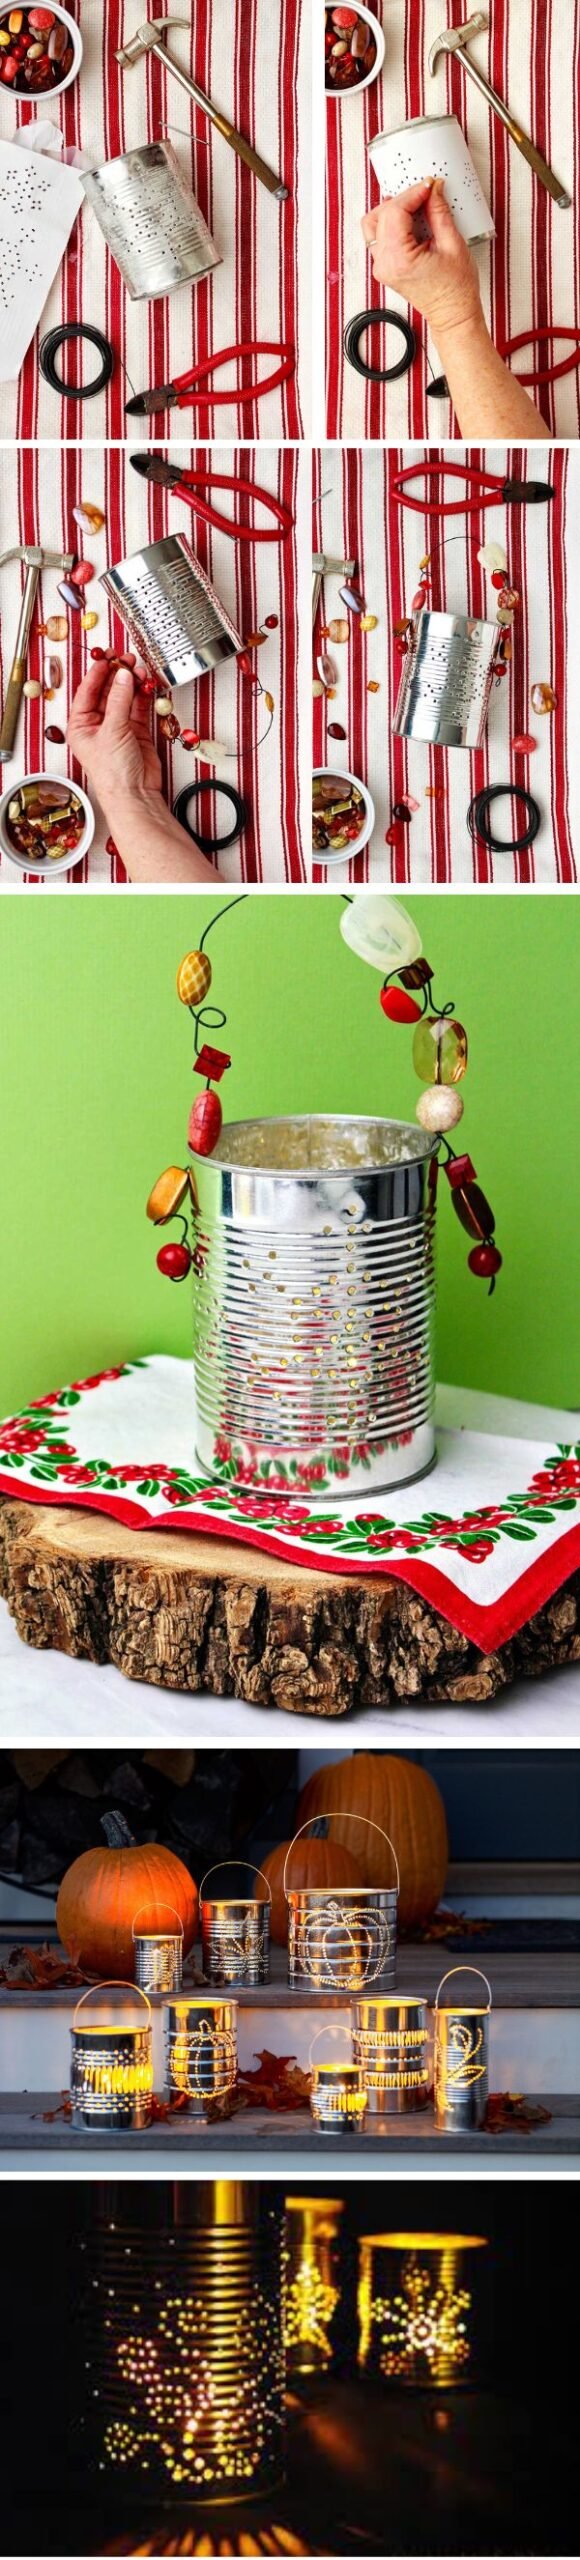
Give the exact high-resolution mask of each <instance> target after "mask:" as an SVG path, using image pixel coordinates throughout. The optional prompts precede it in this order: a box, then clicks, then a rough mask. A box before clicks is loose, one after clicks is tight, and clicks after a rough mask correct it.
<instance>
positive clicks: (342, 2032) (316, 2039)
mask: <svg viewBox="0 0 580 2560" xmlns="http://www.w3.org/2000/svg"><path fill="white" fill-rule="evenodd" d="M347 2034H348V2028H347V2027H317V2029H316V2035H315V2036H311V2038H310V2044H309V2047H308V2064H309V2069H310V2070H311V2071H313V2070H314V2069H315V2065H314V2063H313V2060H312V2056H313V2053H314V2047H315V2045H317V2044H319V2043H320V2038H321V2036H346V2035H347ZM343 2061H344V2062H345V2063H346V2064H347V2067H348V2068H350V2067H351V2065H352V2044H351V2045H350V2050H349V2052H348V2054H345V2055H344V2056H343Z"/></svg>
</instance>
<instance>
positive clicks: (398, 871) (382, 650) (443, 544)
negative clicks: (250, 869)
mask: <svg viewBox="0 0 580 2560" xmlns="http://www.w3.org/2000/svg"><path fill="white" fill-rule="evenodd" d="M429 458H430V459H431V461H433V460H434V459H435V458H437V459H439V460H443V459H444V455H443V454H438V456H437V457H435V456H434V454H433V449H432V447H431V448H430V454H429ZM449 458H450V459H451V458H452V459H453V461H454V462H455V463H457V462H462V461H466V460H467V461H469V462H471V463H474V464H475V465H476V466H477V467H478V468H479V469H484V470H485V469H489V470H491V471H494V472H497V473H498V475H500V476H501V477H505V476H507V475H508V474H509V475H510V476H512V477H513V478H516V479H524V478H528V479H542V480H543V479H546V481H549V482H550V483H551V485H552V487H553V488H554V490H555V497H554V499H553V500H552V501H551V502H550V503H549V504H548V505H546V506H544V505H540V506H534V505H528V506H503V505H502V504H498V505H497V506H496V505H492V506H490V507H486V508H485V512H482V513H481V514H480V513H478V514H477V515H474V516H470V517H468V518H464V517H461V516H459V517H457V516H451V517H446V518H444V519H441V518H437V519H435V518H433V517H431V518H430V517H428V516H427V515H424V514H423V513H421V514H420V515H415V514H414V513H411V512H410V511H409V509H408V508H406V507H401V506H400V505H399V504H398V503H397V500H396V498H395V496H394V492H393V482H394V478H395V474H396V473H397V471H399V470H401V469H402V468H404V467H405V466H406V465H410V464H411V463H413V462H416V463H424V462H425V460H426V459H427V448H426V447H425V446H419V445H410V446H409V445H407V446H406V447H405V449H404V451H402V452H397V451H391V452H386V453H385V452H384V451H381V452H373V451H372V450H370V449H369V448H367V449H366V450H365V449H364V448H362V449H361V448H360V447H357V448H355V449H350V450H347V451H345V452H342V453H341V452H339V451H338V450H337V448H336V447H329V448H328V449H327V450H326V451H324V452H323V453H322V454H318V455H315V457H314V477H315V487H316V490H317V491H319V492H325V493H326V494H324V495H323V496H322V497H321V498H320V499H319V503H318V505H317V506H316V507H315V510H314V518H313V521H314V540H315V545H316V547H317V548H318V547H320V549H321V550H324V551H326V552H327V553H328V554H329V556H331V557H332V556H334V557H335V558H338V557H339V556H340V557H344V558H345V559H346V558H350V559H356V560H357V562H358V572H359V584H360V586H361V587H362V589H363V593H364V597H365V603H366V606H367V610H368V612H369V613H376V614H377V616H378V627H377V629H376V631H373V632H368V633H366V634H365V633H362V632H361V631H360V630H359V627H358V623H357V621H356V618H355V617H353V616H351V617H349V628H350V637H349V642H348V646H346V645H343V646H339V647H337V648H336V649H332V643H330V644H329V645H330V648H331V654H332V656H333V657H334V660H335V663H336V666H337V669H338V692H337V695H336V699H335V700H334V701H333V703H332V705H331V706H330V709H329V710H328V709H327V706H326V705H325V703H324V700H322V701H319V700H317V701H315V703H314V762H315V765H320V764H325V763H328V764H329V766H330V767H331V769H332V768H334V769H336V768H340V767H342V768H343V769H344V767H345V765H347V766H348V769H349V771H350V772H351V773H356V774H358V775H359V776H360V779H361V781H362V782H366V783H367V785H368V788H369V790H370V792H371V793H372V797H373V800H374V803H375V809H376V827H375V831H374V834H373V839H372V844H371V845H369V847H368V848H367V851H366V852H365V853H364V854H362V855H361V856H360V858H359V860H358V862H357V863H356V865H353V864H351V865H350V878H351V879H352V880H353V881H354V882H355V883H356V885H357V886H358V887H362V886H363V885H364V882H365V881H370V882H371V883H372V884H373V885H375V884H378V883H379V881H383V882H384V881H390V882H392V883H397V885H401V886H402V885H403V884H405V883H406V884H407V885H410V884H412V886H413V888H421V887H424V886H425V885H428V884H430V883H434V884H437V883H439V882H442V883H445V882H448V881H452V882H453V883H454V884H455V885H457V886H460V887H464V886H465V885H466V884H467V885H471V884H473V883H477V884H479V883H486V882H487V883H489V882H493V883H494V885H495V884H497V885H498V886H499V885H501V886H502V887H504V888H513V887H514V885H515V884H518V885H519V884H522V883H523V884H525V885H529V884H530V883H537V884H538V885H541V886H548V887H551V888H553V887H554V886H555V885H556V884H558V885H559V884H562V883H563V884H569V883H570V882H573V881H574V880H576V878H577V876H578V872H579V870H580V731H579V723H578V684H577V669H578V665H579V663H580V580H579V578H578V543H577V527H578V522H579V519H580V453H578V452H577V451H576V449H575V448H574V447H573V448H572V449H571V450H568V451H561V450H560V449H559V448H558V449H556V448H551V447H549V446H546V445H539V444H533V445H531V446H530V445H528V446H527V447H526V448H525V450H511V451H510V452H509V453H508V452H507V451H506V449H505V448H502V447H501V446H500V445H493V446H490V447H488V449H487V452H485V451H481V450H479V449H474V448H473V447H470V448H469V450H468V449H467V447H465V446H462V445H459V446H458V445H454V446H453V448H452V452H451V451H449ZM419 490H420V483H419ZM447 490H448V494H449V495H452V496H454V497H457V496H458V495H459V496H461V488H460V487H459V488H458V489H454V488H453V489H452V488H451V484H450V483H448V484H447ZM493 541H496V542H500V543H502V544H503V545H504V547H505V549H506V550H507V554H508V562H509V570H508V578H509V584H510V586H512V587H515V588H516V590H517V592H518V594H519V595H520V597H521V606H520V609H519V611H518V612H517V613H516V614H515V616H514V623H513V657H512V661H511V665H510V667H509V670H508V674H507V676H504V677H503V678H502V680H501V682H500V683H496V684H495V685H494V688H493V691H492V696H491V703H490V709H489V715H488V724H487V736H486V742H485V745H484V746H483V747H482V748H481V749H479V750H478V751H477V753H467V752H466V751H465V750H463V749H461V748H452V749H448V748H443V747H434V748H429V747H428V746H424V745H422V744H421V743H420V741H419V740H417V739H414V740H405V739H402V738H394V737H393V735H392V721H393V713H394V709H395V703H396V699H397V693H398V688H399V682H400V676H401V663H402V662H401V659H400V657H399V656H398V655H397V653H396V651H395V648H394V645H393V638H392V632H393V625H394V624H395V623H396V622H398V621H400V620H402V619H403V618H404V616H405V614H408V612H409V608H410V605H411V604H412V600H413V596H414V594H415V591H416V588H417V585H418V583H419V562H420V560H421V559H422V558H423V556H424V555H425V554H426V553H427V552H430V554H431V572H430V575H431V586H430V590H429V597H430V602H431V604H432V605H433V608H434V610H435V611H449V612H452V613H465V612H466V611H467V612H469V613H474V614H476V615H478V616H480V617H481V618H482V619H484V620H490V621H495V602H496V598H495V592H494V589H493V588H492V587H491V584H490V580H489V577H488V576H487V575H486V572H485V570H484V569H483V568H482V567H481V566H480V564H479V562H478V558H477V554H478V551H479V549H480V548H481V546H482V545H483V544H484V543H486V542H493ZM341 610H342V608H341V606H340V604H339V602H338V582H337V581H336V580H327V582H326V587H325V589H323V595H322V599H321V606H320V611H319V622H320V621H322V622H323V623H324V622H326V623H327V622H329V621H331V619H332V618H333V616H334V615H335V614H336V613H340V612H341ZM316 654H317V651H316V632H315V655H316ZM369 682H371V683H374V682H378V684H379V688H380V690H379V692H378V693H369V691H368V685H369ZM538 683H550V684H551V685H552V686H553V688H554V691H555V693H556V695H557V708H556V710H555V712H554V713H553V714H551V715H549V716H548V717H546V716H543V717H538V716H537V715H536V714H535V713H534V712H533V711H532V710H531V706H530V691H531V687H532V685H534V684H538ZM328 720H331V721H333V722H334V721H338V722H339V723H340V725H341V726H343V727H344V728H345V729H346V731H347V740H346V744H342V745H341V744H340V743H339V742H338V741H337V740H336V739H332V738H331V739H328V728H327V724H328ZM522 731H529V732H530V733H531V734H532V735H534V736H535V737H536V739H537V749H536V753H535V754H534V755H533V756H531V757H530V758H529V759H526V761H525V762H524V759H523V758H522V757H521V756H517V757H516V756H514V754H513V749H512V746H511V740H512V738H514V737H517V736H518V735H519V734H520V733H521V732H522ZM510 779H511V780H512V781H514V782H518V783H520V784H523V785H524V787H525V788H527V789H529V790H530V791H531V792H532V793H533V796H534V798H535V799H536V800H537V802H538V805H539V808H540V811H541V826H540V831H539V834H538V835H537V837H536V840H535V843H534V844H533V845H532V846H531V847H530V848H529V850H528V851H527V852H524V853H519V854H510V853H501V854H499V853H495V854H492V853H488V852H486V850H485V847H484V846H483V845H482V844H479V843H478V842H475V843H473V844H472V841H471V837H470V835H469V833H468V828H467V810H468V807H469V803H470V801H471V799H472V797H473V795H474V793H475V792H477V791H482V790H484V789H485V787H486V785H487V784H493V783H498V784H499V783H502V782H504V783H505V782H506V781H509V780H510ZM433 790H435V791H436V792H437V794H438V796H437V797H436V798H435V799H432V798H426V796H425V794H426V792H432V791H433ZM406 791H410V792H411V793H412V794H413V796H414V798H415V799H416V800H418V802H419V807H418V809H417V811H416V812H415V814H414V816H413V817H412V818H411V823H410V826H408V827H406V828H405V829H404V830H403V832H402V835H401V838H400V842H399V844H398V845H397V846H396V847H395V846H391V845H388V844H386V843H385V830H386V829H387V828H388V827H389V826H390V823H391V819H392V811H393V808H394V806H395V804H396V803H397V802H398V801H400V800H401V798H402V797H403V796H404V794H405V792H406ZM494 816H496V829H493V830H492V831H493V832H496V831H497V834H498V836H499V835H502V834H503V835H504V836H508V837H509V835H510V834H516V833H518V832H519V831H520V829H519V827H518V823H517V822H518V820H520V821H521V819H522V811H521V809H520V810H518V808H517V804H516V806H515V808H514V804H513V803H512V804H511V806H510V803H509V801H504V802H499V803H498V809H497V815H496V813H495V812H494V811H492V821H493V818H494ZM514 816H515V819H516V824H515V825H513V826H512V823H511V821H512V818H513V817H514ZM347 876H348V875H347V870H346V866H345V868H344V870H343V869H342V868H341V869H340V870H339V869H336V870H335V869H334V868H333V870H332V872H330V871H329V872H322V871H316V872H315V878H316V879H321V880H327V881H328V882H331V883H332V884H333V885H335V886H337V885H339V884H340V883H341V882H343V883H344V882H346V879H347Z"/></svg>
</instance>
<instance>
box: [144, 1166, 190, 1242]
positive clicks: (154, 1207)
mask: <svg viewBox="0 0 580 2560" xmlns="http://www.w3.org/2000/svg"><path fill="white" fill-rule="evenodd" d="M188 1190H189V1173H188V1169H187V1165H185V1166H183V1165H181V1164H168V1166H167V1170H166V1172H165V1173H160V1174H159V1176H158V1179H157V1182H154V1184H153V1190H152V1191H150V1193H149V1199H148V1202H147V1211H146V1215H147V1217H148V1218H151V1221H152V1224H153V1226H154V1227H164V1226H165V1225H166V1222H167V1219H168V1218H175V1216H176V1214H177V1210H178V1209H180V1208H181V1203H182V1200H185V1196H186V1193H187V1192H188Z"/></svg>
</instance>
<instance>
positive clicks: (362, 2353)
mask: <svg viewBox="0 0 580 2560" xmlns="http://www.w3.org/2000/svg"><path fill="white" fill-rule="evenodd" d="M486 2248H487V2241H486V2240H484V2239H482V2238H481V2237H479V2236H476V2235H474V2234H473V2233H471V2234H469V2235H466V2234H465V2233H464V2232H458V2231H382V2232H378V2233H375V2234H374V2235H373V2236H372V2238H369V2239H364V2240H361V2241H360V2243H359V2249H360V2275H359V2291H358V2309H359V2322H360V2339H359V2364H360V2365H362V2366H363V2367H364V2370H365V2371H366V2372H368V2373H369V2374H374V2375H375V2376H376V2377H377V2379H378V2380H381V2379H383V2380H384V2381H385V2382H394V2383H406V2384H408V2385H410V2386H414V2387H416V2388H421V2389H424V2388H425V2386H427V2387H428V2388H429V2387H430V2388H431V2389H433V2390H437V2391H451V2390H456V2389H457V2388H458V2386H459V2385H460V2384H461V2383H466V2382H470V2381H471V2380H472V2378H473V2373H472V2367H473V2355H474V2345H475V2322H476V2313H477V2277H478V2270H479V2258H478V2255H477V2254H476V2253H478V2252H479V2251H481V2250H482V2249H486Z"/></svg>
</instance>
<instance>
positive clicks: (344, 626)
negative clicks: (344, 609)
mask: <svg viewBox="0 0 580 2560" xmlns="http://www.w3.org/2000/svg"><path fill="white" fill-rule="evenodd" d="M326 630H327V638H328V639H329V640H334V642H335V646H337V647H338V645H339V644H341V643H342V642H343V640H348V637H349V624H348V622H347V621H346V619H342V620H341V619H340V617H339V619H338V621H335V622H329V623H327V626H326Z"/></svg>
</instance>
